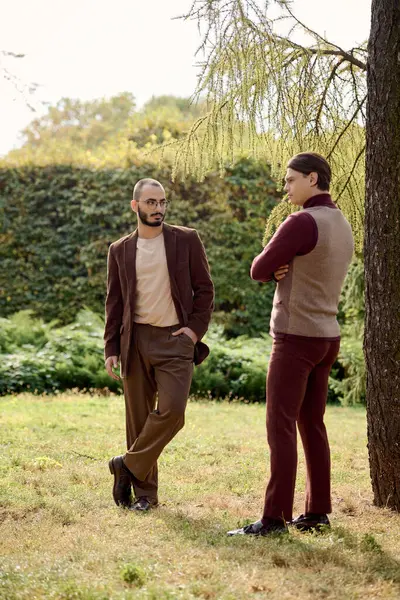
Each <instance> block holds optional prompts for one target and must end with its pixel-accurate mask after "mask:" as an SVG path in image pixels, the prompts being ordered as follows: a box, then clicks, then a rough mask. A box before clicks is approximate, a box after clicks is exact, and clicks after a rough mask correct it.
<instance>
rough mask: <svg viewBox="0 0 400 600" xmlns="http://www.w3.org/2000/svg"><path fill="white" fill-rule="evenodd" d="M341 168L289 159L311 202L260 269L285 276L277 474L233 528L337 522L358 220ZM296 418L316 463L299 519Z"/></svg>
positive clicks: (274, 431) (271, 418) (274, 412)
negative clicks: (336, 421) (345, 327)
mask: <svg viewBox="0 0 400 600" xmlns="http://www.w3.org/2000/svg"><path fill="white" fill-rule="evenodd" d="M330 181H331V169H330V167H329V164H328V163H327V161H326V160H325V159H324V158H323V157H322V156H320V155H319V154H316V153H314V152H302V153H301V154H297V155H296V156H294V157H293V158H292V159H291V160H290V161H289V163H288V165H287V172H286V177H285V191H286V192H287V194H288V198H289V201H290V202H292V204H295V205H296V206H299V207H301V210H299V211H298V212H296V213H294V214H291V215H290V216H289V217H288V218H287V219H286V220H285V221H284V223H282V225H281V226H280V227H279V228H278V230H277V231H276V233H275V235H274V236H273V237H272V239H271V240H270V242H269V243H268V244H267V246H266V247H265V248H264V250H263V252H261V254H259V255H258V256H257V257H256V258H255V259H254V261H253V264H252V267H251V272H250V274H251V277H252V279H255V280H256V281H262V282H267V281H272V280H274V281H275V282H276V283H277V286H276V290H275V296H274V301H273V309H272V313H271V324H270V325H271V329H270V333H271V335H272V336H273V338H274V339H273V346H272V353H271V358H270V362H269V368H268V376H267V438H268V444H269V448H270V464H271V472H270V479H269V483H268V485H267V489H266V493H265V503H264V510H263V515H262V518H261V519H260V520H259V521H256V522H255V523H251V524H250V525H247V526H245V527H242V528H240V529H236V530H232V531H230V532H228V535H243V534H244V535H263V536H266V535H269V534H271V533H283V532H286V531H287V530H288V529H287V524H291V525H293V526H294V527H296V528H298V529H299V530H301V531H310V530H318V529H321V528H322V527H324V526H325V527H329V525H330V524H329V518H328V514H329V513H330V512H331V509H332V507H331V492H330V451H329V443H328V438H327V433H326V429H325V425H324V412H325V406H326V400H327V395H328V378H329V373H330V370H331V367H332V365H333V363H334V362H335V360H336V357H337V355H338V352H339V346H340V330H339V324H338V321H337V318H336V315H337V312H338V304H339V298H340V293H341V289H342V285H343V281H344V278H345V276H346V273H347V270H348V267H349V264H350V262H351V259H352V256H353V251H354V243H353V236H352V232H351V228H350V225H349V223H348V222H347V220H346V219H345V217H344V216H343V214H342V212H341V211H340V210H339V209H338V207H337V206H336V204H334V202H333V201H332V198H331V196H330V194H329V186H330ZM296 424H297V426H298V429H299V431H300V435H301V439H302V443H303V448H304V453H305V458H306V463H307V484H306V498H305V511H304V514H302V515H300V516H299V517H297V518H296V519H293V515H292V511H293V498H294V490H295V482H296V470H297V440H296Z"/></svg>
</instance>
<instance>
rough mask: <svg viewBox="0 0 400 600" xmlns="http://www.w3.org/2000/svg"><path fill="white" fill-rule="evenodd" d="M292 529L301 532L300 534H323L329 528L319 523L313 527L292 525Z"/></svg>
mask: <svg viewBox="0 0 400 600" xmlns="http://www.w3.org/2000/svg"><path fill="white" fill-rule="evenodd" d="M293 527H295V529H297V530H298V531H301V532H302V533H313V532H315V533H323V532H324V531H326V530H327V529H330V528H331V526H330V525H328V524H323V523H321V524H320V525H313V526H307V525H293Z"/></svg>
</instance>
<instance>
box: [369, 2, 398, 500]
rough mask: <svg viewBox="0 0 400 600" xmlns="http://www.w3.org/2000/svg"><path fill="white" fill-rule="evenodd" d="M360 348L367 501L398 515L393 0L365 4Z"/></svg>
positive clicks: (395, 22)
mask: <svg viewBox="0 0 400 600" xmlns="http://www.w3.org/2000/svg"><path fill="white" fill-rule="evenodd" d="M368 54H369V58H368V107H367V125H366V133H367V154H366V206H365V248H364V250H365V256H364V258H365V285H366V289H365V300H366V322H365V339H364V351H365V359H366V368H367V420H368V449H369V458H370V472H371V480H372V488H373V492H374V502H375V504H376V505H377V506H388V507H390V508H393V509H395V510H400V2H399V0H372V21H371V35H370V40H369V52H368Z"/></svg>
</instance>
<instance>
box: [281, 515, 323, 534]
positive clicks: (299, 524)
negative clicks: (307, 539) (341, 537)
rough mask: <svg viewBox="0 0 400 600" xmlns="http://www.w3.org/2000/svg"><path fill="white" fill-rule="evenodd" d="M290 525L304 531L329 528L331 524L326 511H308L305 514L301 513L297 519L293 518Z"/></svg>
mask: <svg viewBox="0 0 400 600" xmlns="http://www.w3.org/2000/svg"><path fill="white" fill-rule="evenodd" d="M289 525H292V526H293V527H296V529H299V530H300V531H304V532H306V531H323V530H324V529H326V528H327V529H329V528H330V526H331V524H330V522H329V519H328V515H326V514H325V513H321V514H317V513H306V514H305V515H300V516H299V517H297V518H296V519H293V521H291V522H290V523H289Z"/></svg>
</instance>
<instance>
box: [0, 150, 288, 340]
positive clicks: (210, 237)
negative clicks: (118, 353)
mask: <svg viewBox="0 0 400 600" xmlns="http://www.w3.org/2000/svg"><path fill="white" fill-rule="evenodd" d="M149 175H151V176H153V177H155V178H156V179H159V180H160V181H161V182H162V183H163V184H164V185H165V187H166V190H167V195H168V198H169V199H170V200H171V206H170V208H169V213H168V221H169V222H170V223H174V224H180V225H185V226H188V227H195V228H196V229H198V231H199V233H200V235H201V237H202V239H203V241H204V244H205V246H206V250H207V253H208V256H209V261H210V265H211V270H212V275H213V279H214V282H215V286H216V296H217V297H216V311H217V313H216V318H217V319H219V320H220V321H224V322H225V326H226V331H227V332H228V333H229V335H241V334H244V333H248V334H251V335H253V334H255V333H257V332H260V331H267V330H268V322H269V313H270V307H271V301H272V294H273V285H272V284H271V285H269V286H265V285H260V284H258V283H256V282H254V281H251V280H250V278H249V275H248V273H249V269H250V265H251V261H252V259H253V258H254V256H255V255H256V254H258V252H259V251H260V250H261V246H260V242H259V240H260V239H261V236H262V231H263V228H264V219H265V216H266V215H267V214H268V212H269V211H270V210H271V208H272V206H273V205H274V197H275V196H276V192H275V189H274V184H273V182H272V181H271V178H270V174H269V169H268V167H267V166H266V165H261V164H257V163H255V162H254V161H250V160H246V159H242V160H240V161H238V163H237V164H236V165H235V166H233V167H230V168H229V169H228V170H227V175H226V177H225V179H221V178H220V177H219V176H218V174H211V175H210V176H209V177H208V178H207V179H206V181H204V182H203V183H202V184H199V183H197V182H196V181H194V180H193V179H187V180H186V181H185V182H174V183H171V182H170V181H169V175H170V171H169V169H168V167H167V165H166V166H164V168H159V169H158V168H156V167H155V166H154V165H151V164H138V165H135V166H132V167H131V168H130V169H103V170H96V171H95V170H91V169H83V168H81V169H79V168H74V167H70V166H66V165H54V166H48V167H44V168H40V167H24V168H20V169H3V170H0V220H1V222H2V223H3V227H2V231H1V232H0V242H1V249H0V258H1V262H2V271H1V273H0V289H1V291H0V311H1V314H2V315H3V316H7V315H11V314H13V313H14V312H16V311H19V310H22V309H30V310H32V311H33V312H34V314H36V315H38V316H42V317H44V318H45V319H46V320H52V319H58V320H59V321H60V322H61V323H68V322H71V321H73V320H74V318H75V315H76V314H77V313H78V312H79V310H81V309H82V307H83V306H87V307H89V308H91V309H92V310H94V311H95V312H96V313H102V312H103V306H104V297H105V282H106V257H107V250H108V246H109V244H110V243H111V242H112V241H114V240H116V239H118V238H120V237H122V236H124V235H127V234H128V233H130V232H131V231H132V230H133V229H134V228H135V218H134V215H133V213H132V211H131V208H130V204H129V200H130V198H131V194H132V188H133V185H134V183H135V181H137V180H138V179H140V178H142V177H146V176H149ZM225 313H227V314H225Z"/></svg>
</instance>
